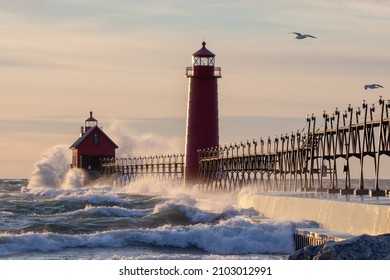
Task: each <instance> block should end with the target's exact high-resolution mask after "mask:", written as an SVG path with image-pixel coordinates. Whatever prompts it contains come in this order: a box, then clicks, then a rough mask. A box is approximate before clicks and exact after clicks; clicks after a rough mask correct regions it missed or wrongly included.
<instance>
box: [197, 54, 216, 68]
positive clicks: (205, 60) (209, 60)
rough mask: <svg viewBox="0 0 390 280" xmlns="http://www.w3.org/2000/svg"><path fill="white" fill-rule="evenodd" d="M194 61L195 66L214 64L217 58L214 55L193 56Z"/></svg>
mask: <svg viewBox="0 0 390 280" xmlns="http://www.w3.org/2000/svg"><path fill="white" fill-rule="evenodd" d="M192 62H193V65H194V66H214V64H215V58H214V57H198V56H194V57H192Z"/></svg>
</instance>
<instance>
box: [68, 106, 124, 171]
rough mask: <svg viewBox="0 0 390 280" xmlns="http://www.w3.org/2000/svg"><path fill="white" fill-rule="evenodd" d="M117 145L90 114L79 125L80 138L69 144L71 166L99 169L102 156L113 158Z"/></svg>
mask: <svg viewBox="0 0 390 280" xmlns="http://www.w3.org/2000/svg"><path fill="white" fill-rule="evenodd" d="M117 148H118V146H117V145H116V144H115V143H114V142H113V141H112V140H111V139H110V138H109V137H108V136H107V135H106V134H105V133H104V132H103V130H102V129H101V128H100V127H99V126H98V121H97V120H96V119H95V118H94V117H93V116H92V112H90V116H89V118H88V119H86V120H85V126H84V127H81V132H80V138H79V139H77V140H76V142H74V143H73V145H72V146H70V149H71V150H72V165H71V166H72V167H78V168H82V169H85V170H90V171H99V170H100V167H101V163H100V162H101V159H102V158H115V149H117Z"/></svg>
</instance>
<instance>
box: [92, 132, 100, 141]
mask: <svg viewBox="0 0 390 280" xmlns="http://www.w3.org/2000/svg"><path fill="white" fill-rule="evenodd" d="M93 143H94V144H99V134H98V133H94V134H93Z"/></svg>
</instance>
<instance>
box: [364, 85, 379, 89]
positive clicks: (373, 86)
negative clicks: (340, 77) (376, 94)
mask: <svg viewBox="0 0 390 280" xmlns="http://www.w3.org/2000/svg"><path fill="white" fill-rule="evenodd" d="M368 88H369V89H376V88H383V87H382V86H381V85H378V84H371V85H365V86H364V89H368Z"/></svg>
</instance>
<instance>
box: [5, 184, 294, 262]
mask: <svg viewBox="0 0 390 280" xmlns="http://www.w3.org/2000/svg"><path fill="white" fill-rule="evenodd" d="M234 202H235V196H234V195H221V194H219V195H215V196H212V195H210V194H208V195H207V196H205V195H200V194H197V193H191V192H185V191H184V190H183V189H180V188H178V187H175V188H172V187H170V186H169V185H164V184H157V183H155V184H153V183H150V182H139V183H138V184H135V185H131V186H125V187H114V186H112V185H110V184H101V185H91V186H88V187H78V186H77V187H72V186H65V187H64V186H62V187H39V186H33V187H32V186H31V185H28V180H5V179H0V259H284V258H286V256H287V255H288V254H291V253H292V252H293V248H294V243H293V239H292V230H293V226H294V225H293V224H292V223H289V222H278V221H271V220H266V219H264V220H262V222H261V223H257V224H253V223H251V220H250V215H254V214H257V213H254V212H253V211H250V210H239V209H236V208H235V207H234Z"/></svg>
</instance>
